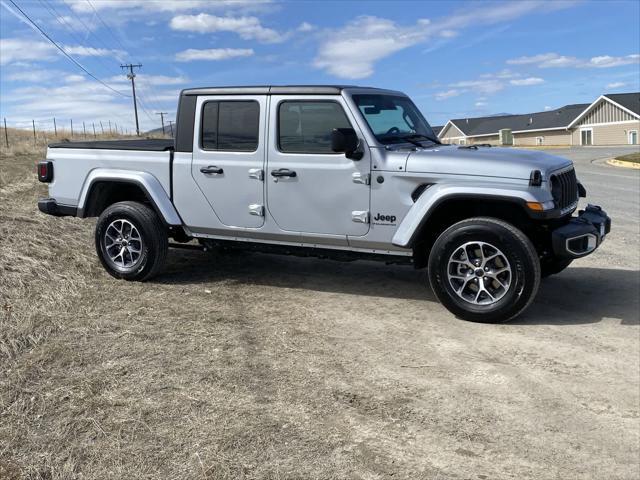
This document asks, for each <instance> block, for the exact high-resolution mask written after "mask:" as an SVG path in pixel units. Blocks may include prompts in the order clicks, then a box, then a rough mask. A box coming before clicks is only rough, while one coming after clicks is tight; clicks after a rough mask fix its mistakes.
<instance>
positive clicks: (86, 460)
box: [0, 150, 640, 480]
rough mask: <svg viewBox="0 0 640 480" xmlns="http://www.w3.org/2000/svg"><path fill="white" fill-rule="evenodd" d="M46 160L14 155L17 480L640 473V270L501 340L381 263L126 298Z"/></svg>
mask: <svg viewBox="0 0 640 480" xmlns="http://www.w3.org/2000/svg"><path fill="white" fill-rule="evenodd" d="M43 154H44V152H43V151H42V150H39V151H37V152H34V153H29V154H25V153H21V152H13V153H12V155H11V156H9V155H6V154H4V152H1V154H0V171H2V172H6V177H5V180H4V182H3V183H2V184H1V185H0V308H1V310H0V367H1V368H0V478H1V479H2V480H5V479H11V480H13V479H18V478H20V479H34V480H35V479H39V480H43V479H46V480H71V479H74V480H75V479H78V480H79V479H101V480H102V479H127V480H129V479H189V480H190V479H300V478H304V479H344V478H353V479H391V478H411V479H445V478H471V477H473V478H476V477H478V478H505V477H509V478H593V479H596V478H597V479H599V478H620V479H626V478H634V477H635V475H636V474H637V469H638V459H637V446H638V433H637V432H638V418H639V414H640V412H639V409H638V393H637V392H638V389H637V383H638V381H637V379H638V375H640V373H639V371H638V342H637V331H638V325H637V312H638V303H637V296H634V295H633V292H634V291H637V285H638V278H637V272H634V271H623V270H613V269H609V270H606V269H601V268H576V269H573V268H572V269H569V271H568V272H567V273H566V274H564V275H563V276H562V277H559V278H558V279H555V280H552V281H551V283H548V284H546V286H544V285H543V288H542V291H541V294H540V297H539V302H538V303H537V304H536V306H535V307H534V308H533V309H532V310H531V313H530V314H528V316H527V317H525V318H524V319H522V320H521V321H520V322H519V323H515V324H512V325H495V326H490V325H478V324H469V323H465V322H459V321H456V320H455V319H453V318H452V317H451V316H450V315H448V314H447V313H446V312H445V311H444V310H443V309H442V307H440V306H439V305H438V304H437V303H435V302H434V301H433V297H432V296H431V294H430V293H429V291H428V289H426V288H425V287H424V280H425V278H424V274H423V273H422V272H416V271H413V270H411V269H408V268H400V267H389V266H386V265H382V264H372V263H369V262H357V263H353V264H338V263H334V262H327V261H320V260H310V259H294V258H286V257H275V256H268V255H244V254H243V255H233V254H228V255H212V256H206V255H203V254H201V253H199V252H184V251H172V252H171V253H170V256H169V264H168V268H167V271H166V273H165V274H164V275H162V276H161V277H159V278H158V279H156V280H154V281H152V282H148V283H143V284H141V283H126V282H120V281H116V280H114V279H112V278H111V277H109V276H108V275H107V274H106V273H105V272H104V271H103V270H102V268H101V267H100V266H99V262H98V261H97V259H96V258H95V254H94V251H93V248H94V247H93V225H94V220H80V219H74V218H54V217H49V216H45V215H42V214H40V213H38V212H37V209H36V200H37V198H38V196H43V195H44V194H45V192H44V189H43V188H42V186H41V185H40V184H38V182H37V181H36V178H35V174H34V172H33V165H34V162H35V161H36V160H37V159H39V158H42V155H43ZM608 242H609V244H607V243H605V247H603V248H605V249H606V248H610V246H613V245H616V244H615V242H616V239H615V237H613V235H612V238H611V239H610V240H608ZM627 250H628V249H627ZM594 288H597V289H598V291H599V293H600V294H599V295H597V296H596V295H594V294H593V289H594ZM594 297H597V298H596V299H595V300H594ZM603 297H604V298H606V299H607V302H603V301H601V298H603ZM605 316H606V318H607V320H606V321H601V319H602V318H603V317H605ZM554 322H556V323H554Z"/></svg>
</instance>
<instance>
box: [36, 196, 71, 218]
mask: <svg viewBox="0 0 640 480" xmlns="http://www.w3.org/2000/svg"><path fill="white" fill-rule="evenodd" d="M38 209H39V210H40V211H41V212H42V213H46V214H47V215H53V216H54V217H75V216H76V215H77V213H78V207H73V206H71V205H61V204H59V203H58V202H56V201H55V199H53V198H41V199H40V200H38Z"/></svg>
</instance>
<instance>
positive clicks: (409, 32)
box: [313, 0, 576, 79]
mask: <svg viewBox="0 0 640 480" xmlns="http://www.w3.org/2000/svg"><path fill="white" fill-rule="evenodd" d="M575 3H576V2H574V1H556V2H545V1H541V0H536V1H526V2H510V3H506V2H504V3H503V2H500V3H493V4H483V5H479V6H478V7H476V8H468V7H467V8H465V9H464V10H461V11H458V12H457V13H454V14H452V15H450V16H448V17H443V18H439V19H437V20H435V21H431V20H429V19H418V20H417V21H416V22H415V23H414V24H409V25H399V24H397V23H396V22H394V21H392V20H388V19H385V18H379V17H373V16H361V17H358V18H356V19H355V20H353V21H351V22H350V23H348V24H346V25H345V26H344V27H342V28H340V29H337V30H328V31H325V32H324V33H325V39H324V41H323V42H322V43H321V44H320V47H319V50H318V54H317V55H316V58H315V60H314V62H313V64H314V66H315V67H317V68H320V69H323V70H326V71H327V72H329V73H330V74H332V75H334V76H336V77H341V78H351V79H358V78H365V77H368V76H370V75H372V74H373V72H374V66H375V64H376V62H378V61H380V60H382V59H384V58H387V57H389V56H390V55H393V54H394V53H397V52H399V51H401V50H404V49H406V48H409V47H412V46H414V45H417V44H421V43H425V42H427V41H429V40H434V39H440V40H439V41H440V42H443V41H446V40H447V39H450V38H452V37H455V36H456V35H458V34H459V33H460V30H461V29H463V28H466V27H469V26H478V25H493V24H496V23H500V22H505V21H509V20H512V19H514V18H518V17H521V16H524V15H527V14H533V13H537V12H543V13H544V12H547V11H551V10H557V9H560V8H566V7H568V6H572V5H574V4H575Z"/></svg>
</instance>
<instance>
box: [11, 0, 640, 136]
mask: <svg viewBox="0 0 640 480" xmlns="http://www.w3.org/2000/svg"><path fill="white" fill-rule="evenodd" d="M14 2H15V3H16V4H17V5H18V6H19V7H20V8H21V9H22V10H23V11H24V12H25V13H26V14H27V15H28V16H29V17H31V18H32V19H33V20H34V21H35V22H36V23H37V24H38V25H39V26H40V27H41V28H42V29H43V30H44V31H45V32H46V33H47V34H48V35H49V36H50V37H51V38H53V39H54V40H55V41H56V42H57V43H58V44H59V45H60V46H61V47H62V48H63V49H64V50H65V51H66V53H67V54H68V55H69V56H71V57H72V58H73V59H75V60H76V61H77V62H78V63H80V64H81V65H82V66H83V67H84V68H85V69H86V70H88V71H89V72H91V73H92V74H93V75H94V76H96V77H98V78H99V79H100V80H101V81H102V82H103V83H104V84H106V85H108V86H109V87H110V88H107V87H106V86H105V85H104V84H102V83H99V82H97V81H95V80H93V79H91V78H90V77H89V76H87V75H86V74H85V73H84V72H83V71H82V70H81V69H80V68H79V67H78V66H77V65H75V64H74V63H72V61H71V60H69V59H68V58H66V57H65V56H64V55H63V54H62V53H61V52H59V51H58V50H57V49H56V48H55V47H54V46H53V45H52V44H51V43H49V42H48V41H47V40H46V39H45V38H43V37H42V35H41V34H40V33H38V32H37V31H36V30H35V29H34V28H33V27H32V26H30V25H29V24H28V23H27V22H26V21H25V19H24V17H23V16H22V14H21V13H20V12H18V10H17V9H16V8H15V7H14V5H13V4H12V3H11V1H10V0H0V5H1V6H0V13H1V18H0V27H1V28H0V32H1V34H0V38H1V40H0V42H1V43H0V67H1V69H0V88H1V91H0V116H3V117H6V118H7V121H8V123H9V125H15V126H27V125H30V122H31V119H35V120H36V121H37V122H38V125H39V126H41V127H42V128H47V127H49V128H51V127H52V120H51V119H52V118H53V117H54V116H55V117H56V119H58V121H59V122H60V123H65V122H68V120H69V119H71V118H73V120H74V123H75V124H78V125H79V124H80V123H81V122H82V121H85V122H94V121H95V122H98V121H100V120H102V121H103V122H107V121H109V120H111V121H112V122H114V123H116V122H117V123H118V124H119V125H121V126H124V127H125V128H129V129H131V128H133V124H134V122H133V111H132V110H133V109H132V106H131V98H129V97H127V96H128V95H130V93H131V92H130V84H129V83H128V81H127V79H126V77H125V75H124V74H123V72H122V71H121V69H120V63H123V62H127V63H128V62H133V63H142V64H143V67H142V69H141V70H140V71H138V72H137V74H138V76H137V78H136V86H137V89H138V92H139V94H140V95H139V97H140V100H141V103H142V106H141V108H140V122H141V127H142V129H143V130H147V129H151V128H155V127H157V126H159V117H158V116H157V115H155V113H156V112H159V111H164V112H169V118H173V116H174V115H175V110H176V102H177V94H178V92H179V90H180V89H181V88H185V87H195V86H215V85H246V84H248V85H252V84H253V85H256V84H298V83H301V84H324V83H329V84H337V83H345V84H357V85H367V86H378V87H385V88H392V89H398V90H402V91H404V92H406V93H407V94H409V95H410V96H411V97H412V98H413V99H414V101H415V102H416V103H417V104H418V106H419V107H420V108H421V110H422V111H423V113H424V114H425V116H426V117H427V119H428V120H429V121H430V123H431V124H432V125H441V124H444V123H445V122H446V121H447V120H448V119H450V118H460V117H471V116H481V115H487V114H495V113H503V112H507V113H522V112H532V111H541V110H545V109H550V108H557V107H559V106H562V105H565V104H570V103H589V102H591V101H593V100H595V98H597V97H598V96H599V95H601V94H603V93H617V92H630V91H639V90H640V2H638V1H637V0H632V1H560V0H558V1H517V2H478V1H474V2H455V1H446V2H437V1H422V2H417V1H411V2H401V1H395V2H394V1H371V2H367V1H352V2H334V1H323V2H311V1H289V2H286V1H277V0H273V1H267V0H265V1H259V0H251V1H249V0H237V1H233V0H221V1H217V2H216V1H200V0H182V1H178V0H163V1H160V0H158V1H155V0H144V1H140V0H64V1H63V0H28V1H25V0H14ZM116 92H121V93H122V95H121V94H119V93H116Z"/></svg>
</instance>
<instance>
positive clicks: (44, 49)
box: [0, 38, 56, 65]
mask: <svg viewBox="0 0 640 480" xmlns="http://www.w3.org/2000/svg"><path fill="white" fill-rule="evenodd" d="M55 58H56V48H55V47H54V46H53V45H51V44H50V43H47V42H40V41H34V40H26V39H20V38H2V39H0V65H8V64H10V63H14V62H24V61H42V60H45V61H49V60H54V59H55Z"/></svg>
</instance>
